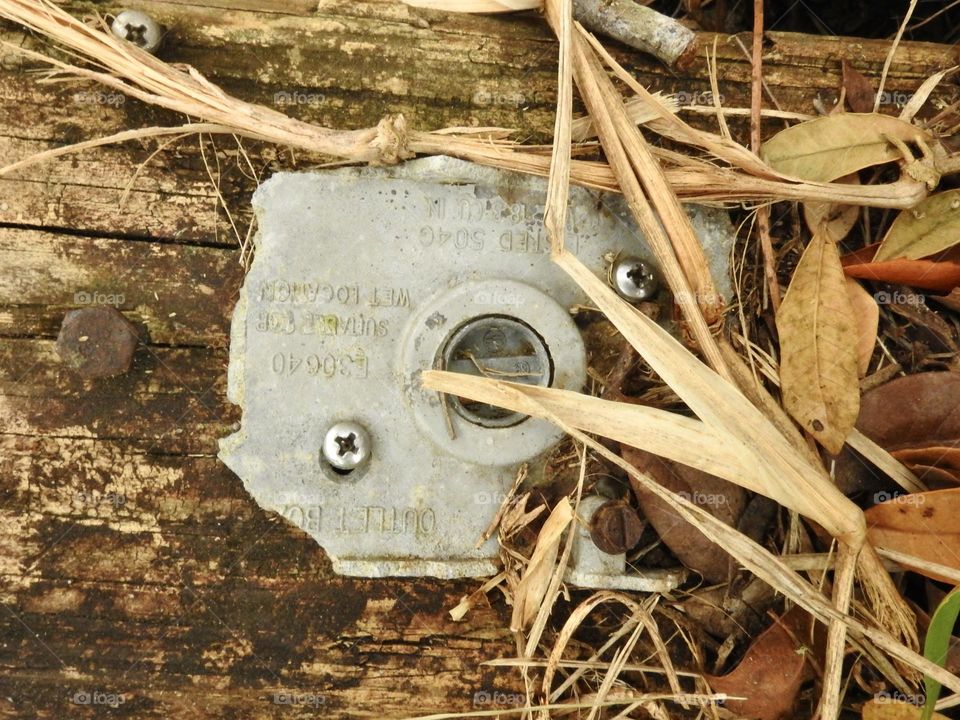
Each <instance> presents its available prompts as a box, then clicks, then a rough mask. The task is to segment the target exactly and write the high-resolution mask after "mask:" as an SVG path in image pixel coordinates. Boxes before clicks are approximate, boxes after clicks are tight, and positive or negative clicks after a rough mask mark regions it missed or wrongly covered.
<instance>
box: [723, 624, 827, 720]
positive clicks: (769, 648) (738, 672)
mask: <svg viewBox="0 0 960 720" xmlns="http://www.w3.org/2000/svg"><path fill="white" fill-rule="evenodd" d="M788 615H789V616H792V617H788V616H784V617H783V618H782V619H780V621H779V622H775V623H774V624H773V625H771V626H770V627H768V628H767V629H766V630H764V631H763V633H761V634H760V636H759V637H757V639H756V640H754V641H753V644H751V645H750V647H749V649H748V650H747V653H746V655H744V657H743V660H741V661H740V664H739V665H737V667H736V668H734V669H733V670H732V671H731V672H729V673H727V674H726V675H722V676H719V677H717V676H712V675H708V676H706V680H707V682H708V683H709V684H710V687H711V688H712V689H713V690H714V692H722V693H727V694H728V695H732V696H734V697H736V696H740V697H745V698H746V700H733V699H728V700H727V702H726V703H725V705H724V706H725V707H726V708H727V709H728V710H730V711H731V712H733V713H736V714H737V715H738V716H740V717H748V718H753V719H754V720H780V719H781V718H785V717H792V715H791V710H793V706H794V705H795V704H796V701H797V696H798V694H799V693H800V687H801V685H803V683H804V681H805V680H807V679H808V678H809V677H810V675H811V668H810V665H809V664H808V663H807V659H806V651H804V650H802V649H801V648H800V647H799V646H798V640H799V638H801V637H806V636H807V635H808V633H809V628H810V623H811V618H810V616H809V615H808V614H807V613H805V612H803V611H802V610H800V609H799V608H797V609H796V610H795V611H792V612H791V613H788ZM788 628H789V630H788ZM801 642H802V641H801Z"/></svg>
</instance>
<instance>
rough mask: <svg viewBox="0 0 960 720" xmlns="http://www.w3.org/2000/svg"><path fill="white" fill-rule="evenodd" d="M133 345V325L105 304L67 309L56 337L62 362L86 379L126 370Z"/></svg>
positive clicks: (135, 337)
mask: <svg viewBox="0 0 960 720" xmlns="http://www.w3.org/2000/svg"><path fill="white" fill-rule="evenodd" d="M136 347H137V330H136V328H135V327H134V326H133V324H132V323H130V322H129V321H127V319H126V318H125V317H124V316H123V315H121V314H120V312H119V311H118V310H117V309H116V308H113V307H110V306H108V305H100V306H98V307H90V308H82V309H81V310H71V311H70V312H68V313H67V314H66V316H64V318H63V325H61V326H60V336H59V337H58V338H57V353H58V354H59V355H60V359H61V360H63V362H64V364H65V365H66V366H67V367H69V368H70V369H72V370H74V371H76V372H77V374H79V375H80V376H82V377H85V378H90V379H93V378H102V377H109V376H111V375H121V374H122V373H125V372H127V370H129V369H130V365H131V364H132V363H133V351H134V349H135V348H136Z"/></svg>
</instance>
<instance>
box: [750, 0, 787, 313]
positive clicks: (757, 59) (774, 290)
mask: <svg viewBox="0 0 960 720" xmlns="http://www.w3.org/2000/svg"><path fill="white" fill-rule="evenodd" d="M752 50H753V54H752V56H751V58H750V61H751V68H750V149H751V150H753V152H754V153H756V154H757V155H758V156H759V154H760V141H761V139H762V138H761V135H760V107H761V105H763V0H754V2H753V47H752ZM757 234H758V235H759V236H760V250H761V252H762V253H763V275H764V277H765V278H766V280H767V288H768V289H769V291H770V305H771V306H772V307H773V311H774V313H776V312H777V311H778V310H779V309H780V282H779V281H778V280H777V260H776V255H775V254H774V252H773V241H772V240H771V239H770V206H769V205H761V206H760V207H758V208H757Z"/></svg>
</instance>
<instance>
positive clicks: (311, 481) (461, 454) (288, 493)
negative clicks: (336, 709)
mask: <svg viewBox="0 0 960 720" xmlns="http://www.w3.org/2000/svg"><path fill="white" fill-rule="evenodd" d="M545 191H546V181H545V180H544V179H542V178H537V177H531V176H524V175H519V174H515V173H509V172H505V171H499V170H496V169H492V168H486V167H481V166H477V165H473V164H470V163H466V162H463V161H459V160H454V159H450V158H442V157H435V158H427V159H422V160H416V161H413V162H409V163H406V164H404V165H401V166H397V167H393V168H386V169H384V168H348V169H339V170H332V171H323V172H311V173H280V174H277V175H275V176H273V177H272V178H271V179H270V180H268V181H267V182H266V183H264V184H263V185H262V186H261V187H260V188H259V189H258V190H257V192H256V194H255V196H254V208H255V210H256V213H257V219H258V224H259V235H258V238H257V244H256V257H255V260H254V262H253V264H252V266H251V268H250V271H249V273H248V275H247V277H246V280H245V283H244V286H243V288H242V289H241V292H240V298H239V300H238V302H237V306H236V309H235V311H234V316H233V325H232V329H231V346H230V367H229V387H228V397H229V399H230V400H231V401H232V402H234V403H236V404H238V405H240V406H241V407H242V408H243V420H242V424H241V427H240V429H239V430H238V431H237V432H236V433H235V434H233V435H231V436H230V437H227V438H224V439H223V440H222V441H221V443H220V458H221V459H222V460H223V461H224V463H226V464H227V466H228V467H230V468H231V469H232V470H233V471H234V472H235V473H236V474H237V475H239V476H240V478H241V479H242V480H243V482H244V485H245V486H246V488H247V490H248V491H249V492H250V494H251V495H252V496H253V497H254V499H256V501H257V502H258V503H259V504H260V505H261V506H263V507H264V508H267V509H269V510H273V511H276V512H277V513H279V514H281V515H283V516H284V517H285V518H287V520H289V521H290V522H292V523H295V524H296V525H298V526H299V527H300V528H302V529H303V530H304V531H306V532H307V533H309V534H310V535H311V536H312V537H313V538H315V539H316V541H317V542H318V543H319V544H320V545H322V546H323V547H324V548H325V550H326V551H327V554H328V555H329V557H330V559H331V561H332V562H333V565H334V569H335V570H336V571H337V572H339V573H341V574H347V575H361V576H370V577H377V576H388V575H433V576H438V577H444V578H452V577H465V576H484V575H488V574H491V573H493V572H494V571H495V566H494V564H493V560H494V558H495V557H496V551H497V548H496V540H495V539H491V540H490V541H489V542H487V543H486V544H484V545H483V546H481V547H480V548H475V547H474V545H475V543H476V541H477V539H478V537H479V536H480V534H481V533H482V531H483V530H484V529H485V528H486V526H487V525H488V524H489V522H490V520H491V518H492V517H493V515H494V513H495V512H496V510H497V508H498V506H499V505H500V503H501V501H502V499H503V496H504V493H505V492H506V490H507V488H509V487H510V485H511V483H512V482H513V479H514V477H515V475H516V471H517V468H518V465H519V464H520V463H521V462H524V461H534V462H536V461H537V460H538V459H542V458H543V457H544V455H545V453H547V452H548V451H549V450H550V448H551V447H552V446H554V445H555V444H556V442H557V441H558V440H559V439H560V437H561V435H560V433H559V432H558V431H557V429H556V428H555V427H553V426H552V425H550V424H549V423H546V422H545V421H540V420H536V419H531V418H527V419H525V420H522V421H521V422H515V421H513V420H509V421H508V422H506V425H505V426H496V424H495V423H494V426H487V425H483V424H478V423H477V422H474V421H473V420H471V419H470V417H469V416H468V415H467V414H464V413H461V412H455V411H453V410H451V408H450V403H444V402H442V401H441V398H440V397H439V396H438V395H437V394H436V393H430V392H427V391H425V390H423V389H422V388H421V386H420V383H419V375H420V373H421V372H422V371H423V370H424V369H429V368H431V367H435V366H437V364H438V362H441V361H442V357H443V353H444V349H445V348H447V347H449V345H448V343H449V342H450V341H451V337H454V336H456V334H457V332H458V331H460V335H459V336H457V337H465V338H466V340H464V342H467V343H474V345H477V346H478V347H480V349H481V350H483V348H484V347H485V346H489V347H488V348H487V349H490V348H493V349H496V348H498V347H500V345H501V344H503V343H504V342H508V341H510V338H511V337H512V336H511V335H510V334H509V333H507V334H504V333H502V332H500V330H497V329H495V330H494V332H493V333H492V335H491V334H489V333H484V332H480V331H479V330H478V331H477V332H474V333H472V334H471V333H470V332H467V331H464V328H465V327H468V325H467V324H468V323H470V322H471V321H473V320H475V319H476V318H484V319H489V318H493V319H494V320H493V322H494V323H496V322H497V319H498V318H503V319H505V321H507V322H508V323H509V328H512V329H511V330H510V332H514V331H516V332H518V333H520V335H521V336H522V335H524V333H526V332H527V329H530V330H532V331H533V333H532V335H531V337H536V338H539V340H540V341H542V345H543V347H545V349H546V351H547V353H548V355H549V363H550V369H549V370H550V375H549V378H548V380H549V383H550V384H551V385H552V386H553V387H560V388H567V389H571V390H580V389H581V388H582V387H583V385H584V383H585V381H586V377H587V376H586V356H585V349H584V346H583V341H582V339H581V337H580V334H579V332H578V330H577V327H576V325H575V324H574V323H573V321H572V320H571V316H570V313H569V308H571V307H572V306H574V305H577V304H582V303H586V302H587V298H585V297H584V296H583V295H582V293H581V292H580V290H579V289H578V288H577V287H576V286H575V285H574V284H573V283H572V282H571V281H570V280H569V279H568V278H567V277H566V276H565V275H564V274H563V272H562V271H561V270H560V269H559V268H557V267H556V266H554V265H553V264H552V263H551V262H550V258H549V245H548V241H547V237H546V234H545V232H544V230H543V202H544V198H545ZM691 217H692V219H693V222H694V227H695V229H696V230H697V232H698V234H699V235H700V237H701V238H702V239H703V241H704V243H705V245H706V247H707V251H708V255H709V256H710V258H711V262H712V263H713V266H714V267H713V271H714V276H715V277H716V278H717V279H718V284H719V289H720V291H721V292H722V293H724V294H725V295H726V296H729V286H728V283H727V266H728V255H729V252H730V247H731V243H732V238H733V231H732V228H731V227H730V223H729V220H728V218H727V216H726V213H724V212H721V211H715V210H708V209H705V208H696V209H691ZM567 246H568V248H569V249H570V250H572V251H573V252H575V253H576V254H577V255H578V256H579V258H580V259H581V260H582V261H583V262H584V263H585V264H586V265H587V266H588V267H590V268H591V269H593V270H594V271H595V272H597V273H598V274H602V273H604V272H605V271H606V267H607V261H606V260H605V256H607V257H609V255H610V254H616V253H628V254H630V255H635V256H638V257H640V258H642V259H644V260H646V261H647V262H649V263H650V264H651V265H652V266H653V267H656V262H655V260H654V258H653V257H651V256H650V254H649V251H648V250H647V248H646V246H645V244H644V243H643V242H642V239H641V236H640V234H639V232H638V231H637V229H636V226H635V225H634V223H633V220H632V218H630V216H629V213H628V212H627V209H626V206H625V204H624V202H623V200H622V198H621V197H619V196H617V195H612V194H606V193H599V192H591V191H587V190H584V189H582V188H571V192H570V213H569V223H568V236H567ZM484 322H488V320H485V321H484ZM483 327H486V326H483ZM517 328H519V330H518V329H517ZM468 330H469V327H468ZM518 337H519V336H518ZM538 345H539V344H538ZM471 347H473V345H471ZM542 350H543V348H540V350H537V352H536V353H534V354H533V355H531V357H532V358H533V360H532V362H533V365H534V366H536V368H539V369H537V370H536V372H537V373H545V372H547V370H546V361H545V360H544V359H543V353H542ZM466 357H467V358H468V359H469V358H472V357H473V356H472V355H471V354H470V353H466ZM508 360H509V363H512V364H511V365H510V367H511V368H512V367H514V366H515V367H516V368H520V369H529V367H530V366H529V363H528V360H527V359H523V358H520V359H517V358H509V359H508ZM458 362H460V364H461V365H462V364H463V362H464V360H463V358H460V360H458ZM508 369H509V368H508ZM509 375H510V373H506V376H509ZM540 379H541V380H543V379H544V378H543V377H541V378H540ZM341 421H353V422H358V423H360V424H361V425H362V426H363V427H365V428H366V429H367V431H368V433H369V438H370V443H371V447H372V450H371V454H370V457H369V459H368V460H367V461H366V462H365V463H364V464H363V465H362V466H360V467H357V468H356V469H355V470H352V471H350V472H348V473H346V474H345V473H344V472H343V471H342V470H341V471H338V470H337V469H336V468H334V467H332V466H331V465H330V463H328V462H327V461H326V460H325V458H324V455H323V452H322V447H323V443H324V438H325V435H326V433H327V430H328V429H329V428H330V427H331V426H333V425H334V424H336V423H338V422H341Z"/></svg>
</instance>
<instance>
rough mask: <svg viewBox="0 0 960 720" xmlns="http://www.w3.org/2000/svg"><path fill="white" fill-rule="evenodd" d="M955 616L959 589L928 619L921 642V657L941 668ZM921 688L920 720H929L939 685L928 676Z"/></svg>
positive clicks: (959, 608)
mask: <svg viewBox="0 0 960 720" xmlns="http://www.w3.org/2000/svg"><path fill="white" fill-rule="evenodd" d="M957 615H960V587H958V588H954V589H953V590H952V591H951V592H950V593H949V594H948V595H947V596H946V597H945V598H944V599H943V602H941V603H940V605H938V606H937V609H936V610H935V611H934V613H933V617H931V618H930V627H929V628H927V637H926V639H925V640H924V642H923V656H924V657H925V658H926V659H927V660H929V661H930V662H933V663H936V664H937V665H940V666H941V667H943V664H944V663H945V662H946V660H947V650H949V648H950V637H951V636H952V635H953V628H954V626H955V625H956V624H957ZM923 687H924V691H925V693H926V700H925V701H924V703H923V714H922V715H921V716H920V720H930V718H931V717H932V716H933V706H934V705H936V704H937V698H939V697H940V689H941V685H940V683H939V682H937V681H936V680H934V679H933V678H932V677H930V676H929V675H925V676H924V678H923Z"/></svg>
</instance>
